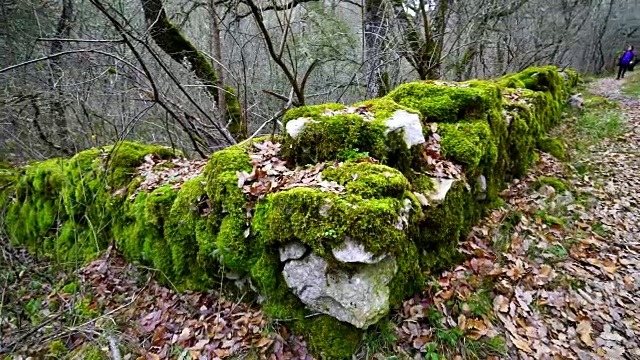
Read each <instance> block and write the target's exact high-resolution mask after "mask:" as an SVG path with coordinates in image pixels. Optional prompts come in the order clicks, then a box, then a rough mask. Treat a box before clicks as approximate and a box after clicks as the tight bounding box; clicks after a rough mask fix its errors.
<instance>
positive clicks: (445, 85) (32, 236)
mask: <svg viewBox="0 0 640 360" xmlns="http://www.w3.org/2000/svg"><path fill="white" fill-rule="evenodd" d="M579 81H580V78H579V76H578V74H577V73H575V72H573V71H571V70H564V71H561V70H559V69H557V68H554V67H539V68H531V69H527V70H525V71H523V72H521V73H518V74H511V75H508V76H505V77H503V78H501V79H497V80H495V81H479V80H474V81H469V82H465V83H452V82H444V81H423V82H414V83H409V84H405V85H402V86H400V87H398V88H396V89H395V90H392V91H391V92H389V94H388V95H387V96H385V97H383V98H380V99H375V100H371V101H367V102H363V103H358V104H354V105H352V106H345V105H340V104H326V105H316V106H308V107H303V108H298V109H293V110H290V111H289V112H288V113H287V114H286V115H285V117H284V122H285V125H286V124H288V123H289V122H291V121H297V120H299V119H306V123H304V124H303V125H304V126H303V127H299V128H298V129H297V133H296V135H295V136H291V134H285V135H284V136H282V137H281V138H279V139H278V142H279V143H280V144H281V148H280V150H279V151H278V153H277V154H275V155H276V156H278V157H281V158H283V159H286V160H287V167H288V169H289V170H288V171H290V172H293V173H295V174H299V173H301V172H304V171H311V170H308V169H310V168H313V166H314V165H315V164H319V165H322V166H320V167H317V169H318V172H319V174H318V175H317V176H319V177H318V178H316V179H321V183H320V182H317V184H321V185H322V184H325V185H326V184H331V187H332V189H334V190H333V191H330V190H327V189H326V188H323V187H322V186H315V187H314V186H310V185H308V186H296V187H290V188H287V189H280V190H278V191H270V192H269V193H267V194H260V195H261V196H257V197H256V196H253V195H251V194H250V193H247V192H246V191H244V190H243V188H242V187H239V177H238V176H239V174H243V173H246V174H249V173H251V172H252V170H253V168H254V165H255V163H252V161H253V160H254V159H255V156H256V153H257V151H258V150H259V149H260V148H262V147H263V146H264V144H265V141H266V140H265V139H256V140H254V141H253V142H248V143H246V144H244V145H236V146H233V147H230V148H227V149H225V150H221V151H218V152H216V153H214V154H213V155H212V156H211V158H210V159H209V160H208V162H207V164H206V166H204V169H201V170H202V171H200V172H199V173H196V174H192V175H193V176H191V177H190V178H189V179H188V180H187V181H184V182H182V183H180V185H179V186H176V185H175V184H172V183H170V182H168V183H163V184H159V185H158V186H155V187H148V186H147V185H145V183H144V176H141V175H142V174H141V173H140V172H139V171H138V169H140V167H141V166H144V164H145V163H149V162H151V163H153V162H158V161H173V160H171V159H176V158H181V157H182V154H181V153H179V152H177V151H174V150H172V149H168V148H165V147H161V146H152V145H141V144H137V143H132V142H122V143H119V144H116V145H115V146H110V147H103V148H95V149H90V150H86V151H83V152H81V153H78V154H77V155H75V156H74V157H72V158H70V159H50V160H46V161H42V162H36V163H32V164H29V165H27V166H24V167H20V168H14V167H10V166H6V165H1V166H0V209H2V213H1V214H0V215H2V219H1V220H2V222H3V224H4V226H5V228H6V229H7V233H8V234H9V237H10V241H11V242H12V243H13V244H15V245H20V246H26V247H28V248H29V249H30V250H31V251H32V252H34V253H35V254H37V255H38V256H43V257H47V258H50V259H53V260H55V261H59V262H61V263H71V264H73V263H78V262H85V261H88V260H90V259H93V258H95V257H96V256H97V255H98V254H99V253H100V252H101V251H104V250H105V249H106V248H107V247H108V246H113V247H114V248H115V249H116V250H117V251H119V252H120V253H122V254H123V255H124V256H125V257H126V258H127V259H129V260H130V261H134V262H139V263H142V264H146V265H149V266H153V267H154V268H157V269H158V270H159V271H161V273H162V276H161V277H160V278H161V279H165V280H167V281H169V280H170V281H171V283H172V284H173V285H175V286H177V287H178V288H179V289H194V290H205V289H209V288H211V287H213V286H216V287H217V286H218V285H219V284H220V282H224V283H233V284H241V283H244V284H250V287H249V288H250V289H251V291H252V292H253V293H254V294H256V295H259V296H256V299H259V300H260V302H261V304H262V306H263V309H264V311H265V313H267V314H268V315H269V316H270V317H271V318H272V319H274V320H285V319H286V320H287V321H288V324H291V328H292V329H293V330H294V331H295V332H297V333H299V334H301V335H305V336H306V338H307V341H308V342H309V346H310V348H311V349H312V351H313V352H314V353H315V355H317V356H318V357H321V358H326V359H347V358H350V357H351V355H352V354H353V353H354V351H355V350H356V348H357V346H358V342H359V341H360V339H361V338H362V333H363V331H366V330H363V329H361V328H366V326H360V328H356V327H355V326H353V325H351V324H349V323H346V322H342V321H339V320H337V319H336V318H335V317H332V316H329V315H326V314H325V315H320V316H315V315H316V312H317V310H314V311H312V310H310V309H309V308H308V307H307V306H305V304H306V303H304V302H303V299H301V298H300V297H299V296H298V295H299V294H296V293H294V291H293V290H292V288H291V286H289V285H290V284H288V283H287V280H286V278H285V276H284V275H283V274H284V273H285V270H286V268H287V266H289V264H290V262H287V261H289V260H282V254H281V249H282V248H283V247H284V246H286V245H287V244H292V243H297V244H299V245H298V246H300V247H302V248H303V249H306V250H304V251H303V252H305V251H306V252H305V254H306V255H305V254H302V253H301V254H298V255H299V256H301V257H302V256H307V257H309V256H310V255H309V254H313V255H314V256H316V257H318V258H320V259H321V261H323V263H325V264H326V268H327V270H326V271H327V274H328V275H327V276H329V275H330V274H329V273H331V274H338V275H340V274H342V275H340V276H346V277H348V276H355V275H354V274H361V273H363V272H362V268H363V267H365V266H369V267H368V268H367V269H368V270H366V271H365V272H364V273H371V267H370V266H375V264H373V265H363V264H362V263H358V262H355V263H354V262H346V261H345V260H344V259H343V258H342V257H340V256H338V255H337V254H338V253H337V252H336V251H337V250H336V249H340V248H341V247H342V246H344V244H346V243H347V242H348V241H351V242H354V243H357V244H359V245H361V246H362V248H363V250H362V251H363V252H364V254H367V256H370V259H369V260H371V259H379V258H380V259H381V258H385V259H388V258H389V257H391V259H392V262H387V263H388V264H389V263H391V264H392V266H391V267H389V268H391V269H393V270H394V271H393V274H394V275H393V276H392V277H391V278H389V279H386V280H385V281H384V283H383V284H382V285H380V286H379V289H378V290H380V291H378V290H376V291H378V292H376V294H378V295H379V294H383V295H384V296H383V298H384V299H385V300H386V301H387V302H386V305H387V308H386V309H382V310H383V311H382V312H381V313H376V314H374V315H375V316H374V319H379V318H381V317H382V316H383V313H385V312H388V311H389V309H390V308H392V307H394V306H396V305H399V304H400V303H401V301H402V300H403V299H405V298H407V297H408V296H411V295H412V294H414V293H416V292H418V291H420V289H421V287H422V286H423V282H424V278H423V277H424V274H427V273H430V272H431V273H433V272H436V271H438V270H440V269H443V268H446V267H448V266H451V264H452V263H454V262H455V261H457V259H459V258H460V256H461V255H460V254H459V253H458V252H457V250H456V249H457V244H458V241H459V240H460V239H461V238H463V237H465V236H466V234H467V233H468V230H469V229H470V227H471V226H472V225H473V224H474V223H475V222H477V221H478V219H479V218H480V217H481V216H482V215H483V214H484V213H485V212H486V210H487V209H489V208H490V206H491V204H494V203H495V200H496V199H497V196H498V193H499V191H500V190H501V189H502V188H504V187H505V185H506V183H507V182H509V181H510V180H511V179H512V178H514V177H519V176H522V175H523V174H525V173H526V171H527V169H528V168H529V167H530V166H531V165H532V163H533V161H534V158H535V154H534V151H535V147H536V146H543V147H544V149H545V150H547V147H548V146H547V144H548V143H549V140H548V139H547V138H546V135H545V134H546V133H547V131H548V130H549V129H550V128H551V127H552V126H553V125H555V124H557V123H558V121H559V120H560V114H561V111H560V110H561V108H562V106H563V104H564V102H565V100H566V98H567V97H568V96H569V95H570V94H571V93H572V92H573V90H574V88H575V86H576V85H577V84H578V83H579ZM398 112H400V113H401V114H402V116H404V117H405V118H409V119H418V124H419V125H420V126H419V127H420V128H421V129H422V130H419V131H420V132H421V133H420V134H415V133H413V134H412V133H407V131H408V130H407V129H409V128H407V127H405V128H393V129H391V130H390V127H389V120H390V119H393V117H394V116H395V115H394V114H398ZM414 125H415V124H414ZM436 134H437V135H436ZM416 135H419V136H417V137H416ZM407 139H414V140H415V139H423V140H424V142H422V143H412V144H410V146H407V145H408V143H407V142H406V141H407ZM256 144H258V146H256ZM260 144H263V145H260ZM434 152H437V153H438V154H437V155H434ZM272 155H273V154H272ZM181 161H186V160H181ZM434 161H435V162H436V163H437V164H438V167H437V168H434V163H433V162H434ZM170 165H171V164H170ZM153 169H154V171H162V169H165V170H166V169H169V170H170V169H173V165H171V166H164V165H163V166H156V165H153ZM305 169H306V170H305ZM442 169H447V170H446V171H445V170H442ZM167 171H168V170H167ZM443 171H444V172H443ZM241 176H244V175H241ZM314 176H316V175H314ZM318 181H320V180H318ZM240 185H242V184H240ZM323 186H324V185H323ZM335 189H337V190H335ZM361 255H362V254H361ZM294 259H295V258H294ZM292 261H293V260H292ZM376 261H378V260H376ZM372 262H375V261H372ZM345 274H346V275H345ZM387 280H388V281H387ZM307 305H308V304H307ZM374 321H377V320H374Z"/></svg>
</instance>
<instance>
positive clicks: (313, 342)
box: [293, 315, 362, 359]
mask: <svg viewBox="0 0 640 360" xmlns="http://www.w3.org/2000/svg"><path fill="white" fill-rule="evenodd" d="M293 329H294V331H296V332H298V333H301V334H303V335H305V340H306V341H307V344H308V346H309V349H310V350H311V351H312V352H313V353H314V354H317V356H318V357H319V358H321V359H351V357H352V355H353V354H354V353H355V351H356V349H357V347H358V345H359V344H360V340H361V339H362V333H361V332H360V331H358V330H357V329H356V328H354V327H353V326H350V325H348V324H345V323H342V322H340V321H338V320H336V319H334V318H332V317H330V316H326V315H320V316H318V317H316V318H315V319H313V321H308V322H303V321H298V322H296V323H295V325H294V328H293Z"/></svg>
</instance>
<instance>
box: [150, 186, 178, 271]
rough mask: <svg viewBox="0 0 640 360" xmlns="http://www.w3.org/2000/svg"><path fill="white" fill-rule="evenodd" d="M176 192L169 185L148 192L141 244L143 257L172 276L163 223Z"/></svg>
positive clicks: (167, 217)
mask: <svg viewBox="0 0 640 360" xmlns="http://www.w3.org/2000/svg"><path fill="white" fill-rule="evenodd" d="M176 196H177V192H176V191H175V190H173V189H172V188H171V185H166V186H162V187H159V188H157V189H155V190H153V191H152V192H151V193H149V196H148V197H147V199H146V201H145V206H144V220H145V225H146V226H145V230H146V234H145V237H144V243H143V246H142V249H143V254H144V258H145V259H149V260H151V263H152V264H153V266H154V267H155V268H156V269H158V270H160V271H162V272H163V273H164V275H166V276H167V277H169V278H171V277H172V276H173V274H174V273H173V269H174V268H173V257H172V251H171V248H170V247H169V244H168V243H167V239H166V238H165V237H164V233H165V231H164V229H165V223H166V222H167V221H168V220H169V218H170V216H171V208H172V206H173V202H174V200H175V198H176Z"/></svg>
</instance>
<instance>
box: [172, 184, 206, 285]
mask: <svg viewBox="0 0 640 360" xmlns="http://www.w3.org/2000/svg"><path fill="white" fill-rule="evenodd" d="M207 200H208V196H207V194H206V191H205V189H204V178H203V177H202V176H199V177H196V178H194V179H191V180H189V181H187V182H185V183H184V184H182V187H181V188H180V191H179V192H178V194H177V196H176V199H175V201H174V202H173V205H172V206H171V211H170V214H169V217H168V218H167V220H166V225H165V227H164V237H165V239H166V241H167V243H168V244H169V248H170V249H171V258H172V263H173V274H174V276H175V277H176V278H177V279H181V280H186V279H187V278H189V279H193V280H195V281H196V282H197V281H203V280H205V279H206V273H208V272H209V273H211V272H215V268H216V263H215V262H214V261H210V262H208V263H207V264H206V267H207V270H205V269H204V268H202V267H201V263H199V262H198V261H197V259H198V253H199V243H198V241H197V239H196V236H197V235H196V234H197V232H196V226H197V224H198V222H205V221H206V218H203V216H202V214H201V211H202V210H203V209H204V208H205V207H206V206H207Z"/></svg>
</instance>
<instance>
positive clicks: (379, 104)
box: [351, 97, 419, 120]
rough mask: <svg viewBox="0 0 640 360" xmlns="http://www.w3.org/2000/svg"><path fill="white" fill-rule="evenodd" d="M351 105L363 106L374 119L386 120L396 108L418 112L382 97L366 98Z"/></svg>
mask: <svg viewBox="0 0 640 360" xmlns="http://www.w3.org/2000/svg"><path fill="white" fill-rule="evenodd" d="M351 106H353V107H361V106H362V107H365V108H366V109H367V111H369V112H372V113H373V115H374V117H375V119H376V120H387V119H389V118H391V116H393V113H395V112H396V111H398V110H404V111H406V112H410V113H414V114H419V112H418V111H416V110H414V109H411V108H408V107H406V106H402V105H400V104H398V103H397V102H395V101H393V100H392V99H391V98H388V97H383V98H378V99H372V100H366V101H361V102H358V103H355V104H353V105H351Z"/></svg>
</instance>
